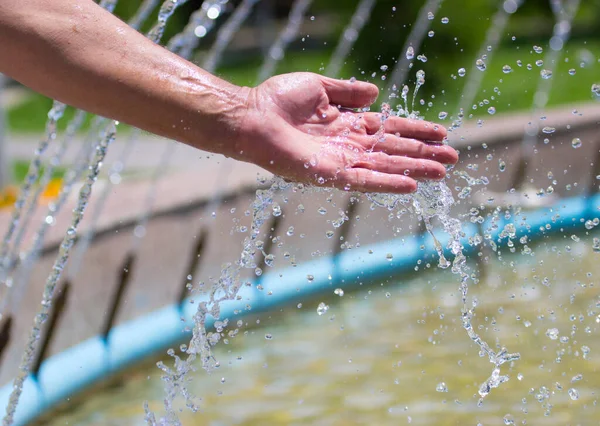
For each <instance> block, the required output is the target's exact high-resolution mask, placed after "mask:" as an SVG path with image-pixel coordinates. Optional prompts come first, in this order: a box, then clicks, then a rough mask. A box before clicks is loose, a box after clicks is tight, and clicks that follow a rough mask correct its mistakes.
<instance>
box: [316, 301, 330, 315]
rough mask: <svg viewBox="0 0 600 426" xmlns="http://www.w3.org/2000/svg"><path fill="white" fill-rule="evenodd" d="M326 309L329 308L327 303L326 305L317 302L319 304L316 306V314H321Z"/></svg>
mask: <svg viewBox="0 0 600 426" xmlns="http://www.w3.org/2000/svg"><path fill="white" fill-rule="evenodd" d="M328 310H329V305H326V304H325V303H323V302H321V303H319V306H317V314H319V315H323V314H324V313H326V312H327V311H328Z"/></svg>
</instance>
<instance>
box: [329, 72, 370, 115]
mask: <svg viewBox="0 0 600 426" xmlns="http://www.w3.org/2000/svg"><path fill="white" fill-rule="evenodd" d="M321 82H322V84H323V87H324V88H325V91H326V92H327V95H328V96H329V103H331V104H334V105H340V106H342V107H345V108H361V107H365V106H369V105H371V104H372V103H373V102H375V99H377V95H378V94H379V89H378V88H377V86H375V85H374V84H371V83H365V82H364V81H356V80H353V81H351V80H336V79H333V78H329V77H322V80H321Z"/></svg>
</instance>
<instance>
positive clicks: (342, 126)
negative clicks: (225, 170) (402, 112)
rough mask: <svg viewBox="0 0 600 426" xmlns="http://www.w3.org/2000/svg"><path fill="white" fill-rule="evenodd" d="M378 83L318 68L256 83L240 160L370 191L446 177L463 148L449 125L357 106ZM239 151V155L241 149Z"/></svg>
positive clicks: (408, 188)
mask: <svg viewBox="0 0 600 426" xmlns="http://www.w3.org/2000/svg"><path fill="white" fill-rule="evenodd" d="M377 94H378V90H377V87H376V86H374V85H372V84H369V83H364V82H359V81H343V80H334V79H330V78H327V77H322V76H320V75H317V74H312V73H293V74H285V75H281V76H277V77H273V78H271V79H269V80H267V81H266V82H264V83H263V84H261V85H260V86H258V87H256V88H254V89H252V90H251V91H250V95H249V98H248V110H247V111H248V112H247V113H246V115H245V117H244V120H243V124H242V126H243V127H244V132H242V134H244V135H246V136H244V137H243V138H241V139H240V141H239V142H238V144H237V146H236V149H238V153H239V157H238V158H240V159H243V160H245V161H251V162H253V163H255V164H258V165H260V166H261V167H263V168H265V169H267V170H269V171H270V172H272V173H274V174H276V175H279V176H282V177H284V178H286V179H288V180H291V181H296V182H303V183H310V184H314V185H319V186H333V187H336V188H340V189H345V190H353V191H363V192H391V193H409V192H413V191H415V190H416V187H417V183H416V181H415V179H441V178H443V177H444V176H445V173H446V170H445V167H444V166H443V164H454V163H456V162H457V161H458V155H457V153H456V151H454V149H452V148H450V147H449V146H447V145H441V144H440V142H441V141H442V140H443V139H444V137H445V136H446V130H445V129H444V128H443V127H442V126H439V125H436V124H432V123H428V122H425V121H418V120H409V119H405V118H399V117H396V116H390V117H389V118H387V119H385V120H384V119H383V116H382V114H380V113H372V112H356V108H361V107H365V106H368V105H370V104H372V103H373V102H374V101H375V99H376V98H377ZM236 156H237V155H236Z"/></svg>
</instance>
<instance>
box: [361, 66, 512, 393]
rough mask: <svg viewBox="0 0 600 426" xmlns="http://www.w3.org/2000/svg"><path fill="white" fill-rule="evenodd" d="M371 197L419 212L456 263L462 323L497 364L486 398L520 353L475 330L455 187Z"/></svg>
mask: <svg viewBox="0 0 600 426" xmlns="http://www.w3.org/2000/svg"><path fill="white" fill-rule="evenodd" d="M424 80H425V74H424V73H423V72H422V71H418V72H417V84H416V87H415V91H414V94H413V105H414V98H415V97H416V95H417V92H418V90H419V88H420V87H421V86H422V85H423V84H424V83H425V81H424ZM407 93H408V88H407V89H405V90H403V100H404V102H405V105H406V104H407V99H406V97H407ZM397 114H398V115H407V116H410V117H412V118H413V119H418V118H419V117H418V112H414V111H412V112H410V113H409V112H408V111H406V110H404V109H402V108H400V109H399V111H398V113H397ZM382 116H385V114H382ZM458 175H459V177H462V178H463V179H465V180H466V181H467V184H468V186H467V187H469V188H470V186H469V185H470V184H480V183H484V182H485V180H477V179H473V178H471V177H470V176H468V175H467V174H466V173H464V172H459V173H458ZM367 198H368V199H369V200H371V202H373V203H374V204H375V205H378V206H381V207H385V208H387V209H388V210H392V211H397V210H399V208H401V209H402V212H404V211H410V212H413V213H414V214H416V215H417V216H418V217H419V218H420V219H421V220H422V221H423V223H424V225H425V229H426V230H427V232H428V233H429V234H430V236H431V237H432V239H433V243H434V247H435V250H436V252H437V253H438V257H439V264H438V266H439V267H440V268H443V269H445V268H448V267H450V266H452V268H451V270H452V273H453V274H455V275H457V276H458V277H459V280H460V286H459V289H460V294H461V302H462V309H461V319H462V321H461V322H462V326H463V328H464V329H465V331H466V332H467V335H468V336H469V337H470V338H471V340H472V341H473V342H474V343H475V344H477V345H478V346H479V348H480V351H481V352H482V353H483V354H485V355H487V357H488V359H489V361H490V362H491V363H492V364H494V370H493V371H492V374H491V375H490V377H489V378H488V379H487V380H486V381H485V382H484V383H483V384H482V385H481V387H480V389H479V395H480V397H481V399H483V398H484V397H485V396H486V395H488V394H489V392H490V390H491V389H492V388H496V387H498V386H499V385H500V384H502V383H504V382H506V381H507V380H508V376H501V375H500V366H501V365H502V364H504V363H506V362H511V361H515V360H518V359H519V358H520V355H519V354H511V353H508V351H507V350H506V349H505V348H502V349H501V350H500V351H499V352H495V351H494V350H492V348H491V347H490V346H489V345H488V344H487V343H486V342H485V341H484V340H483V339H482V338H481V337H480V336H479V335H478V334H477V333H476V332H475V330H474V328H473V325H472V321H473V316H474V310H475V305H476V304H475V302H474V303H473V304H472V306H471V307H469V306H468V291H469V286H468V282H469V279H470V273H469V272H470V270H469V267H468V265H467V259H466V256H465V255H464V254H463V245H462V243H461V240H462V239H463V238H464V236H465V235H464V232H463V231H462V226H461V221H460V220H459V219H456V218H454V217H452V215H451V213H452V212H451V209H452V206H453V205H454V198H453V196H452V191H451V190H450V188H448V186H447V185H446V183H445V182H443V181H440V182H436V181H422V182H418V186H417V191H416V192H415V193H414V194H409V195H395V194H367ZM433 219H437V220H439V222H440V223H441V224H442V228H443V230H444V232H445V233H446V234H447V235H448V236H449V237H450V239H449V243H448V247H447V248H448V249H449V251H450V253H451V254H452V255H453V256H454V259H453V260H452V262H451V263H450V262H449V261H448V260H447V259H446V257H445V255H444V248H443V247H442V245H441V243H440V242H439V240H438V239H437V238H436V236H435V235H434V229H433V226H432V220H433Z"/></svg>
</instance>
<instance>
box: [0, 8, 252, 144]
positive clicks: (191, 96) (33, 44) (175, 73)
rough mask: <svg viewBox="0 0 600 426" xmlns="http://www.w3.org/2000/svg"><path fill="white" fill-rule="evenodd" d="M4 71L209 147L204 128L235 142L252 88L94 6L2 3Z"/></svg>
mask: <svg viewBox="0 0 600 426" xmlns="http://www.w3.org/2000/svg"><path fill="white" fill-rule="evenodd" d="M0 71H2V72H3V73H5V74H7V75H9V76H11V77H12V78H14V79H15V80H18V81H20V82H21V83H23V84H25V85H27V86H29V87H31V88H32V89H34V90H36V91H38V92H40V93H43V94H44V95H46V96H49V97H51V98H54V99H58V100H60V101H61V102H64V103H66V104H69V105H73V106H76V107H78V108H81V109H85V110H87V111H90V112H93V113H96V114H99V115H102V116H105V117H109V118H113V119H117V120H120V121H123V122H126V123H128V124H132V125H134V126H136V127H139V128H142V129H144V130H148V131H150V132H153V133H157V134H159V135H161V136H166V137H169V138H172V139H176V140H178V141H181V142H185V143H188V144H193V145H195V146H199V147H203V148H206V149H209V146H208V144H210V143H211V140H209V139H208V134H207V133H208V132H207V131H206V130H203V129H211V131H212V132H214V131H216V130H217V131H219V132H222V135H218V134H217V135H214V136H213V137H215V139H223V138H225V137H227V136H230V135H228V132H232V131H234V130H235V129H234V127H233V124H234V121H236V120H235V119H236V115H237V114H240V113H241V112H242V110H243V107H244V105H245V99H246V97H247V96H248V90H249V89H244V88H240V87H237V86H234V85H231V84H229V83H227V82H225V81H223V80H221V79H219V78H217V77H214V76H212V75H211V74H209V73H207V72H205V71H203V70H202V69H200V68H198V67H197V66H195V65H194V64H192V63H190V62H188V61H185V60H183V59H181V58H180V57H178V56H177V55H175V54H172V53H170V52H168V51H167V50H166V49H164V48H162V47H160V46H158V45H155V44H154V43H152V42H151V41H150V40H148V39H146V38H145V37H144V36H143V35H141V34H139V33H138V32H137V31H135V30H133V29H132V28H130V27H129V26H127V24H125V23H124V22H122V21H121V20H119V19H118V18H116V17H115V16H113V15H112V14H110V13H109V12H107V11H105V10H103V9H102V8H100V7H99V6H98V5H96V4H95V3H94V2H92V1H91V0H52V1H47V0H3V1H1V2H0ZM215 121H217V122H219V124H218V125H215V124H216V123H215Z"/></svg>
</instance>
